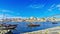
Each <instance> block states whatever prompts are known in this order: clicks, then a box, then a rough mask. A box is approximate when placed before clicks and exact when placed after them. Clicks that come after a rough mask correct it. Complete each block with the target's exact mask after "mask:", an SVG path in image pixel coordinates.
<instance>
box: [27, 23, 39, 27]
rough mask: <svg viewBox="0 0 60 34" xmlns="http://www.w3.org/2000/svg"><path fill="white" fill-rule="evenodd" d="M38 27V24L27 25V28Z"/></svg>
mask: <svg viewBox="0 0 60 34" xmlns="http://www.w3.org/2000/svg"><path fill="white" fill-rule="evenodd" d="M38 26H40V25H39V24H32V23H30V24H29V25H28V27H38Z"/></svg>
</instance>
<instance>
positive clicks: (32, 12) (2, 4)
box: [0, 0, 60, 17]
mask: <svg viewBox="0 0 60 34" xmlns="http://www.w3.org/2000/svg"><path fill="white" fill-rule="evenodd" d="M2 14H5V15H6V16H11V17H14V16H22V17H31V16H34V17H48V16H52V15H56V14H60V0H0V17H1V16H2Z"/></svg>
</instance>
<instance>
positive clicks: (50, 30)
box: [22, 26, 60, 34]
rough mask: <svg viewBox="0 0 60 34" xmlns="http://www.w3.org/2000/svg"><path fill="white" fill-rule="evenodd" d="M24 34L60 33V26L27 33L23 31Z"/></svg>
mask: <svg viewBox="0 0 60 34" xmlns="http://www.w3.org/2000/svg"><path fill="white" fill-rule="evenodd" d="M22 34H60V26H57V27H53V28H48V29H45V30H38V31H33V32H26V33H22Z"/></svg>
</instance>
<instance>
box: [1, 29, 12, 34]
mask: <svg viewBox="0 0 60 34" xmlns="http://www.w3.org/2000/svg"><path fill="white" fill-rule="evenodd" d="M9 31H11V30H0V34H6V33H8V32H9Z"/></svg>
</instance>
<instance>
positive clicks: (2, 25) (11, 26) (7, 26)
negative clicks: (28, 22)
mask: <svg viewBox="0 0 60 34" xmlns="http://www.w3.org/2000/svg"><path fill="white" fill-rule="evenodd" d="M16 27H17V25H16V24H14V25H11V24H0V30H1V29H2V30H9V29H15V28H16Z"/></svg>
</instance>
